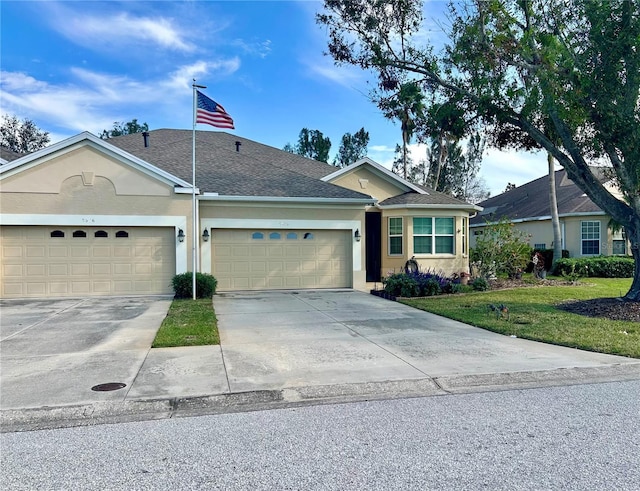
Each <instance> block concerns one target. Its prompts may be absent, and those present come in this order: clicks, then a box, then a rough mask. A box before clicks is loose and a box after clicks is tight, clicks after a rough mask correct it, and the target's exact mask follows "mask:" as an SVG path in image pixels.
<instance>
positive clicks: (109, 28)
mask: <svg viewBox="0 0 640 491" xmlns="http://www.w3.org/2000/svg"><path fill="white" fill-rule="evenodd" d="M56 7H57V9H56V11H57V15H56V17H57V21H56V22H54V23H52V25H53V26H54V27H55V28H56V29H57V30H58V31H59V32H61V33H62V34H63V35H64V36H66V37H67V38H69V39H71V40H72V41H74V42H76V43H78V44H81V45H84V46H93V47H96V48H98V47H103V46H105V45H112V46H122V45H127V44H130V43H131V42H132V41H135V42H142V43H147V44H152V45H158V46H160V47H162V48H168V49H172V50H176V51H186V52H191V51H194V50H195V46H194V45H193V44H192V43H190V42H189V41H188V40H187V35H186V34H185V33H184V32H182V29H181V28H180V27H179V26H178V25H177V23H176V22H175V21H174V20H173V19H167V18H164V17H136V16H134V15H131V14H129V13H127V12H122V13H117V14H112V15H105V14H96V15H88V14H81V13H78V12H75V11H73V10H71V9H68V8H65V7H61V6H60V4H57V6H56Z"/></svg>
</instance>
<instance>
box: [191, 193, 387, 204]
mask: <svg viewBox="0 0 640 491" xmlns="http://www.w3.org/2000/svg"><path fill="white" fill-rule="evenodd" d="M198 199H199V200H200V201H251V202H256V201H260V202H266V203H274V202H276V203H277V202H282V203H326V204H337V205H342V204H349V205H373V204H375V203H376V202H377V200H376V199H375V198H317V197H313V198H305V197H295V196H284V197H283V196H220V195H219V194H217V193H215V194H210V193H204V194H203V195H201V196H199V197H198Z"/></svg>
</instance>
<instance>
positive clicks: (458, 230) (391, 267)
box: [381, 208, 469, 277]
mask: <svg viewBox="0 0 640 491" xmlns="http://www.w3.org/2000/svg"><path fill="white" fill-rule="evenodd" d="M390 217H402V218H403V221H402V226H403V254H402V256H392V255H389V240H388V232H389V218H390ZM413 217H445V218H449V217H454V219H455V223H454V231H455V238H454V244H455V246H454V247H455V252H454V254H415V253H414V251H413ZM467 217H468V214H467V213H465V212H464V211H458V210H456V211H452V210H424V209H423V210H420V209H406V208H399V209H392V210H383V212H382V236H383V243H382V271H381V274H382V277H385V276H386V275H387V274H389V273H390V272H394V271H396V272H397V271H400V270H402V268H403V267H404V265H405V263H406V261H407V259H409V258H411V257H414V256H415V259H416V261H417V262H418V265H419V266H420V269H421V270H427V269H430V270H432V271H436V272H440V271H442V272H443V273H444V274H445V275H451V274H453V273H460V272H463V271H465V272H468V271H469V255H468V250H469V249H468V244H467V247H466V252H464V253H463V240H466V238H467V237H468V235H465V234H463V232H462V229H463V218H467Z"/></svg>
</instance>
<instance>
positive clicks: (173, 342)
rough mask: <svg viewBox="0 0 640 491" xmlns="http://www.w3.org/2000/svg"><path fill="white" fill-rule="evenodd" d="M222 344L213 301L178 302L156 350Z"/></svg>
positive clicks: (169, 313) (168, 317)
mask: <svg viewBox="0 0 640 491" xmlns="http://www.w3.org/2000/svg"><path fill="white" fill-rule="evenodd" d="M208 344H220V338H219V336H218V324H217V319H216V314H215V312H214V310H213V302H212V300H211V299H210V298H201V299H197V300H192V299H180V300H174V301H173V303H172V304H171V307H170V308H169V312H168V313H167V317H165V319H164V321H163V322H162V325H161V326H160V329H159V330H158V334H156V339H155V340H154V341H153V345H152V347H153V348H168V347H172V346H202V345H208Z"/></svg>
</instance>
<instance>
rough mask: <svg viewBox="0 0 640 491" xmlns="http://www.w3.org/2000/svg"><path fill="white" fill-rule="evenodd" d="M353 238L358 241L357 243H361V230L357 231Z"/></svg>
mask: <svg viewBox="0 0 640 491" xmlns="http://www.w3.org/2000/svg"><path fill="white" fill-rule="evenodd" d="M353 238H354V239H356V242H360V230H359V229H356V231H355V232H354V234H353Z"/></svg>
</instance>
